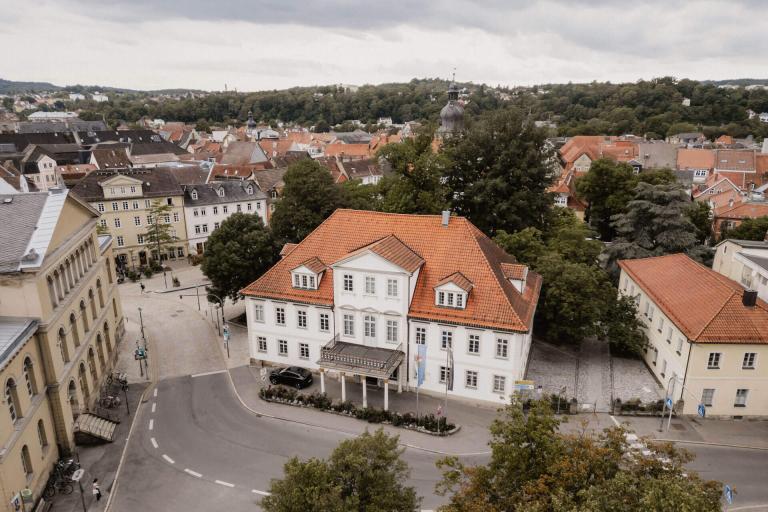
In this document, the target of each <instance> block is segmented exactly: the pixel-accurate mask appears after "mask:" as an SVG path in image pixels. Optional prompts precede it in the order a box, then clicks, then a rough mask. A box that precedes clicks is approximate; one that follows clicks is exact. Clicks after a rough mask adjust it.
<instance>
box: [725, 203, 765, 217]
mask: <svg viewBox="0 0 768 512" xmlns="http://www.w3.org/2000/svg"><path fill="white" fill-rule="evenodd" d="M766 215H768V203H751V202H743V203H739V204H736V205H734V206H724V207H723V208H721V209H719V210H715V217H718V218H721V219H756V218H758V217H765V216H766Z"/></svg>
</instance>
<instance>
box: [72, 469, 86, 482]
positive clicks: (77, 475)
mask: <svg viewBox="0 0 768 512" xmlns="http://www.w3.org/2000/svg"><path fill="white" fill-rule="evenodd" d="M84 474H85V470H84V469H78V470H77V471H75V472H74V473H72V476H71V477H70V478H71V479H72V481H73V482H79V481H80V479H81V478H83V475H84Z"/></svg>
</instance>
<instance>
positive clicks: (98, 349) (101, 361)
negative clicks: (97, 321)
mask: <svg viewBox="0 0 768 512" xmlns="http://www.w3.org/2000/svg"><path fill="white" fill-rule="evenodd" d="M96 353H97V354H98V356H99V367H100V368H101V371H102V372H104V368H105V363H104V340H102V339H101V333H99V334H97V335H96Z"/></svg>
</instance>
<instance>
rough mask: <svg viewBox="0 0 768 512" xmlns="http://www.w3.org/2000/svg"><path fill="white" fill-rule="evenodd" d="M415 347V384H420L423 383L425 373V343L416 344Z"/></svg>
mask: <svg viewBox="0 0 768 512" xmlns="http://www.w3.org/2000/svg"><path fill="white" fill-rule="evenodd" d="M416 348H417V349H418V350H417V354H416V378H417V384H416V385H417V386H421V385H422V384H424V377H425V376H426V373H427V344H426V343H422V344H421V345H416Z"/></svg>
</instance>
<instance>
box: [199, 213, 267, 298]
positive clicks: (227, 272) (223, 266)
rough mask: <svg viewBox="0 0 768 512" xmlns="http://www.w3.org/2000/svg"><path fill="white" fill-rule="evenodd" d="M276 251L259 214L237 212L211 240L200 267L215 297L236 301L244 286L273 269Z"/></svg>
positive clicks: (215, 231) (226, 220)
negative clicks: (209, 282) (270, 268)
mask: <svg viewBox="0 0 768 512" xmlns="http://www.w3.org/2000/svg"><path fill="white" fill-rule="evenodd" d="M277 252H278V248H277V245H276V243H275V241H274V239H273V238H272V233H271V232H270V230H269V229H267V228H266V227H265V226H264V223H263V222H262V221H261V218H260V217H259V216H258V215H256V214H249V213H234V214H232V215H231V216H230V217H229V218H227V219H225V220H224V221H223V222H222V223H221V225H220V226H219V227H218V229H215V230H214V231H213V233H211V234H210V236H209V237H208V242H207V243H206V246H205V253H204V254H203V262H202V267H201V268H202V271H203V274H205V275H206V277H208V279H210V280H211V288H212V291H213V292H214V293H215V294H217V295H218V296H219V297H229V298H231V299H232V300H237V298H238V292H239V291H240V290H241V289H242V288H243V287H245V286H247V285H248V284H250V283H252V282H253V281H255V280H256V279H258V278H259V277H260V276H261V274H263V273H264V272H266V271H267V270H268V269H269V267H271V266H272V264H273V263H274V262H275V260H276V256H277Z"/></svg>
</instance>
